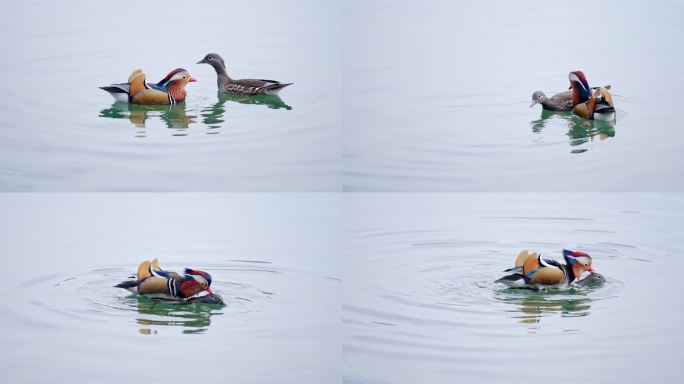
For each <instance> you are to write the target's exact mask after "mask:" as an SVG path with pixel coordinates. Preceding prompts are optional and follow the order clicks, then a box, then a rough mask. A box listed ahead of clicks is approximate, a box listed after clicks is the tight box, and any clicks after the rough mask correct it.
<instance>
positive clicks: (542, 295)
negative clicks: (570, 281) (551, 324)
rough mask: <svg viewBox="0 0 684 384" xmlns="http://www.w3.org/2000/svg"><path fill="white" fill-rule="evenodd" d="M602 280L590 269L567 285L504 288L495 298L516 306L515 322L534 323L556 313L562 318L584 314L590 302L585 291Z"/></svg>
mask: <svg viewBox="0 0 684 384" xmlns="http://www.w3.org/2000/svg"><path fill="white" fill-rule="evenodd" d="M603 283H605V278H604V277H603V275H601V274H600V273H598V272H593V273H591V274H589V275H588V276H587V277H585V278H583V279H582V280H581V282H580V283H579V284H575V285H573V286H572V287H570V288H562V289H557V288H551V289H546V290H536V289H530V288H506V289H504V290H502V291H501V292H500V295H499V299H500V300H502V301H505V302H507V303H512V304H516V305H517V306H518V308H517V310H516V311H515V312H516V315H514V316H512V317H513V318H516V319H518V322H520V323H522V324H538V323H540V322H541V319H542V318H543V317H547V316H550V315H552V314H556V313H559V314H560V315H561V316H562V317H581V316H588V315H589V314H590V312H589V310H590V309H591V301H592V299H591V298H590V297H589V296H588V294H589V293H590V292H591V290H593V289H595V288H597V287H600V286H602V285H603ZM517 312H519V313H517Z"/></svg>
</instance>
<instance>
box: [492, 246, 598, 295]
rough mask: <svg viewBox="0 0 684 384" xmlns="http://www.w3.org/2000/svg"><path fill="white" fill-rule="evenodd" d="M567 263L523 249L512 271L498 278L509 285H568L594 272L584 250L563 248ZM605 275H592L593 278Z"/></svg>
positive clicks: (509, 270) (589, 257) (589, 258)
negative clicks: (545, 257) (585, 274)
mask: <svg viewBox="0 0 684 384" xmlns="http://www.w3.org/2000/svg"><path fill="white" fill-rule="evenodd" d="M563 259H565V264H561V263H560V262H558V261H556V260H550V259H544V258H542V257H541V254H540V253H538V252H529V251H527V250H524V251H521V252H520V253H519V254H518V257H516V259H515V267H513V268H510V269H507V270H506V271H505V272H512V273H511V274H510V275H507V276H504V277H502V278H500V279H498V280H497V282H499V283H503V284H505V285H507V286H509V287H543V286H566V285H571V284H575V283H577V282H578V281H580V278H581V277H582V274H583V273H584V272H587V271H589V272H593V271H594V270H593V268H592V267H591V256H589V254H588V253H586V252H582V251H571V250H567V249H564V250H563ZM602 278H603V276H602V275H601V276H598V277H592V280H597V279H599V280H600V279H602Z"/></svg>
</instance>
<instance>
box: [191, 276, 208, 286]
mask: <svg viewBox="0 0 684 384" xmlns="http://www.w3.org/2000/svg"><path fill="white" fill-rule="evenodd" d="M190 276H192V278H193V279H195V281H197V282H198V283H200V284H204V285H209V284H207V279H205V278H204V276H200V275H190Z"/></svg>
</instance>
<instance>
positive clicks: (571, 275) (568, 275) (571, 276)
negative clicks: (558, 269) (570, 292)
mask: <svg viewBox="0 0 684 384" xmlns="http://www.w3.org/2000/svg"><path fill="white" fill-rule="evenodd" d="M563 269H564V270H565V280H566V282H567V283H568V284H572V282H573V281H575V279H577V276H575V271H573V270H572V266H571V265H570V264H565V265H563Z"/></svg>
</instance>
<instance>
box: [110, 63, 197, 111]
mask: <svg viewBox="0 0 684 384" xmlns="http://www.w3.org/2000/svg"><path fill="white" fill-rule="evenodd" d="M195 81H197V80H196V79H195V78H193V77H191V76H190V73H188V71H186V70H185V69H183V68H176V69H174V70H173V71H171V72H169V74H168V75H166V77H164V78H163V79H161V80H160V81H159V82H158V83H156V84H148V83H147V82H146V81H145V74H144V73H143V71H142V70H140V69H136V70H135V71H133V73H132V74H131V75H130V76H129V77H128V83H119V84H112V85H108V86H105V87H100V89H103V90H105V91H107V92H109V94H110V95H112V96H113V97H114V99H116V100H117V101H125V102H127V103H132V104H148V105H167V104H176V103H182V102H183V101H185V95H186V92H185V85H186V84H188V83H192V82H195Z"/></svg>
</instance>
